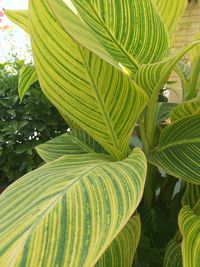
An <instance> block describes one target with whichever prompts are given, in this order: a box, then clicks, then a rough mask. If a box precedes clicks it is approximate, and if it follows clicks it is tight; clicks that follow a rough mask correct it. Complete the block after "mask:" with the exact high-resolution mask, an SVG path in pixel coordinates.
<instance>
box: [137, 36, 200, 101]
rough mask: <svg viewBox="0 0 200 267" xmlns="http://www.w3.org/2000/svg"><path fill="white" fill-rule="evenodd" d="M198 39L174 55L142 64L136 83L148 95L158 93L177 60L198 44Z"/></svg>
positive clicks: (199, 42)
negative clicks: (152, 62)
mask: <svg viewBox="0 0 200 267" xmlns="http://www.w3.org/2000/svg"><path fill="white" fill-rule="evenodd" d="M199 44H200V41H196V42H193V43H190V44H189V45H187V46H185V47H184V48H182V49H181V50H180V51H179V52H177V53H176V54H175V55H173V56H170V57H169V58H167V59H165V60H163V61H161V62H157V63H154V64H144V65H142V66H141V68H140V69H139V70H138V71H137V73H136V81H137V83H138V84H139V85H140V86H141V87H142V88H144V90H145V91H146V93H147V94H148V95H149V96H152V95H153V94H154V95H156V97H157V95H158V93H159V91H160V90H161V89H162V88H163V87H164V85H165V83H166V82H167V80H168V78H169V75H170V73H171V72H172V70H173V68H174V67H175V65H176V64H177V62H178V61H179V60H180V59H181V58H182V57H183V56H184V55H185V54H186V53H187V52H188V51H190V50H191V49H192V48H194V47H195V46H197V45H199Z"/></svg>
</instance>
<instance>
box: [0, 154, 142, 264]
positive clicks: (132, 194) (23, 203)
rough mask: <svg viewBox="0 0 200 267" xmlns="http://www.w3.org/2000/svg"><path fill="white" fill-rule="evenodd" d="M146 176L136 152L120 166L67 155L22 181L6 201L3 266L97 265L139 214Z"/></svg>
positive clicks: (1, 223) (0, 232)
mask: <svg viewBox="0 0 200 267" xmlns="http://www.w3.org/2000/svg"><path fill="white" fill-rule="evenodd" d="M145 175H146V160H145V156H144V154H143V153H142V151H141V150H140V149H135V150H134V151H133V152H132V154H131V155H130V156H129V157H128V158H127V159H125V160H124V161H119V162H113V161H112V159H111V158H110V157H108V156H105V155H103V154H97V153H90V154H82V155H71V154H70V155H66V156H64V157H61V158H59V159H58V160H55V161H51V162H49V163H47V164H45V165H44V166H43V167H41V168H39V169H37V170H35V171H33V172H31V173H29V174H27V175H26V176H24V177H23V178H21V179H19V180H18V181H17V182H15V183H14V184H13V185H12V186H10V188H9V189H8V190H6V191H5V193H3V194H2V195H1V197H0V240H1V242H0V255H1V258H0V266H2V267H11V266H15V267H18V266H20V267H22V266H24V264H26V266H30V267H35V266H38V267H40V266H48V267H51V266H52V267H55V266H62V267H65V266H66V267H76V266H77V267H80V266H83V267H84V266H85V267H91V266H94V265H95V263H96V262H97V261H98V259H99V258H100V256H101V255H102V254H103V253H104V251H105V250H106V249H107V248H108V246H109V245H110V244H111V242H112V241H113V240H114V238H115V237H116V236H117V235H118V234H119V232H120V231H121V229H122V228H123V227H124V226H125V224H126V223H127V221H128V220H129V218H130V216H131V215H132V214H133V212H134V210H135V209H136V207H137V205H138V203H139V201H140V199H141V197H142V193H143V188H144V182H145ZM134 231H135V230H134ZM131 232H132V231H131ZM137 240H138V237H137V236H136V240H135V241H134V242H137ZM116 242H118V241H116ZM115 245H116V243H115V244H114V246H115ZM111 250H112V248H111ZM133 250H134V247H133Z"/></svg>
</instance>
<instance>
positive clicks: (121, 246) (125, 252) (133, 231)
mask: <svg viewBox="0 0 200 267" xmlns="http://www.w3.org/2000/svg"><path fill="white" fill-rule="evenodd" d="M140 232H141V225H140V218H139V216H138V215H137V216H135V217H134V218H132V219H130V221H129V222H128V223H127V224H126V226H125V227H124V228H123V229H122V231H121V232H120V233H119V234H118V236H117V237H116V238H115V239H114V241H113V242H112V243H111V245H110V246H109V248H108V249H107V250H106V251H105V253H104V254H103V256H102V257H101V258H100V260H99V261H98V262H97V264H96V265H95V267H108V266H109V267H125V266H126V267H131V266H132V263H133V257H134V254H135V251H136V248H137V245H138V242H139V239H140Z"/></svg>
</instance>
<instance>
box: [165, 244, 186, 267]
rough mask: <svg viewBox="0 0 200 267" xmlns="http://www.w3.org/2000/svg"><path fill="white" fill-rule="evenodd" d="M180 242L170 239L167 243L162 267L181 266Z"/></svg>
mask: <svg viewBox="0 0 200 267" xmlns="http://www.w3.org/2000/svg"><path fill="white" fill-rule="evenodd" d="M182 266H183V259H182V253H181V244H180V243H178V242H176V241H174V240H171V241H170V242H169V244H168V245H167V248H166V251H165V257H164V263H163V267H182Z"/></svg>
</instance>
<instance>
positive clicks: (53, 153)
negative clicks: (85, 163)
mask: <svg viewBox="0 0 200 267" xmlns="http://www.w3.org/2000/svg"><path fill="white" fill-rule="evenodd" d="M36 150H37V152H38V154H39V155H40V156H41V158H42V159H43V160H44V161H46V162H48V161H52V160H55V159H58V158H59V157H61V156H64V155H66V154H85V153H92V152H98V153H104V154H106V151H105V150H104V149H103V148H102V146H100V145H99V144H98V143H97V142H96V141H95V140H94V139H93V138H91V137H90V136H89V135H88V134H87V133H85V132H84V131H83V130H81V129H75V130H72V131H71V132H70V133H66V134H62V135H60V136H58V137H56V138H54V139H53V140H50V141H48V142H46V143H44V144H41V145H39V146H37V147H36Z"/></svg>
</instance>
